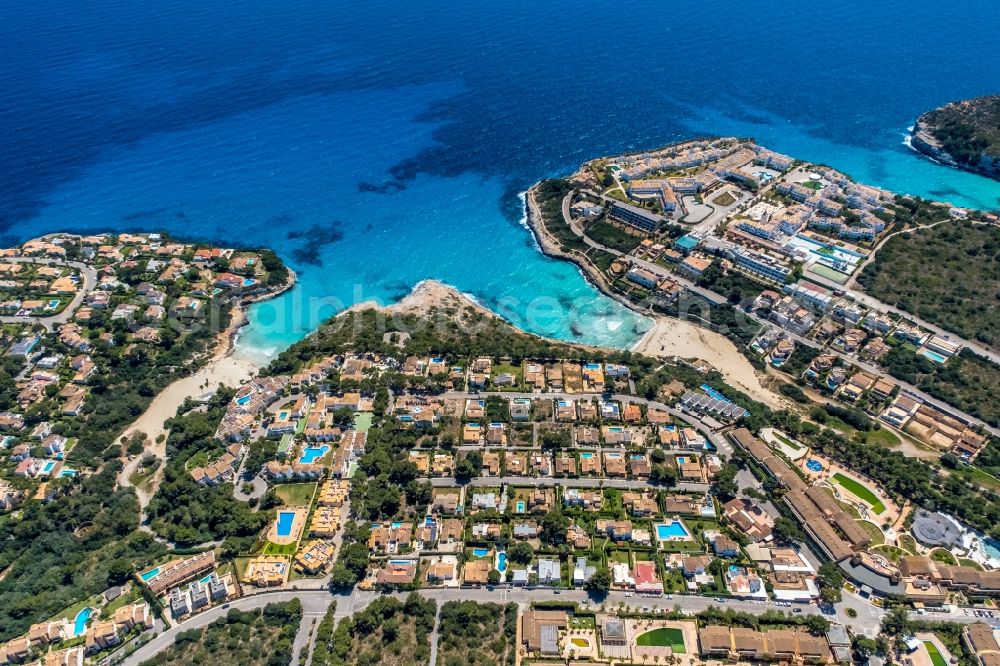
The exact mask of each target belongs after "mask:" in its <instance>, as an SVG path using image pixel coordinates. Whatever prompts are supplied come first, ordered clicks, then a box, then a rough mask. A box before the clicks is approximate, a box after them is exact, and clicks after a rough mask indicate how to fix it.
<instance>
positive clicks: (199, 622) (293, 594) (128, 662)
mask: <svg viewBox="0 0 1000 666" xmlns="http://www.w3.org/2000/svg"><path fill="white" fill-rule="evenodd" d="M407 594H408V593H405V592H396V593H393V594H391V595H390V596H394V597H396V598H397V599H403V598H405V597H406V595H407ZM419 594H420V595H421V596H423V597H425V598H427V599H433V600H435V601H436V602H437V603H438V605H439V607H440V605H441V604H443V603H445V602H447V601H476V602H480V603H485V602H494V603H498V604H506V603H511V602H513V603H517V604H520V605H522V606H527V605H529V604H530V603H532V602H537V601H566V602H577V603H580V604H582V605H584V607H588V608H590V609H591V610H600V609H601V608H602V607H603V608H605V609H606V610H609V611H610V610H613V609H615V608H620V607H624V606H628V607H631V608H633V609H635V610H637V611H641V610H642V609H644V608H645V609H649V610H650V611H654V612H655V611H658V610H661V609H668V610H669V609H674V608H679V609H680V610H681V611H683V612H686V613H689V614H694V613H698V612H700V611H703V610H705V609H707V608H708V607H709V606H717V607H722V608H730V609H733V610H738V611H745V612H750V613H754V614H760V613H763V612H764V611H767V610H778V611H784V612H792V610H793V609H794V608H799V609H801V612H802V613H805V614H809V615H817V614H820V609H819V608H818V607H817V606H815V605H813V604H809V605H803V604H793V605H792V607H791V608H789V607H784V606H779V605H778V604H777V603H775V602H773V601H768V602H763V601H741V600H737V599H725V600H723V601H719V600H716V599H714V598H711V597H700V596H688V595H674V596H673V598H668V597H667V596H662V597H644V596H640V595H632V594H631V593H625V592H612V593H610V594H609V595H608V596H607V598H606V599H605V600H604V602H603V603H596V602H594V601H592V600H591V599H590V598H589V597H588V595H587V593H586V592H584V591H583V590H560V591H556V590H552V589H546V588H536V589H522V588H514V589H510V588H501V587H497V588H494V589H492V590H490V589H488V588H485V587H484V588H436V589H422V590H419ZM380 596H383V595H382V594H381V593H379V592H361V591H357V590H356V591H355V592H354V593H353V594H351V595H337V596H334V595H331V594H330V593H329V592H328V591H326V590H325V589H324V590H283V591H278V592H262V593H259V594H254V595H250V596H246V597H242V598H240V599H236V600H235V601H233V602H232V603H230V604H227V606H228V607H231V608H238V609H240V610H251V609H254V608H261V607H262V606H264V605H266V604H269V603H272V602H281V601H290V600H291V599H293V598H298V599H299V600H300V601H301V602H302V609H303V619H302V623H301V624H300V625H299V633H298V635H297V636H296V639H295V643H294V647H293V658H292V663H298V654H299V653H300V651H301V650H302V649H304V648H305V647H306V645H307V640H308V638H309V636H310V635H311V633H312V620H313V619H314V618H321V617H322V616H323V615H324V614H325V613H326V610H327V608H328V607H329V605H330V603H331V602H332V601H336V602H337V610H336V613H335V616H336V617H337V618H338V620H339V619H340V618H343V617H346V616H348V615H353V614H354V613H357V612H359V611H361V610H364V609H365V608H367V606H368V604H370V603H371V602H372V601H373V600H374V599H377V598H378V597H380ZM844 598H845V601H844V603H842V604H840V605H839V606H838V608H837V612H836V615H835V616H827V617H828V619H830V620H831V621H836V622H840V623H842V624H845V625H847V626H849V627H851V629H852V630H853V631H854V632H856V633H862V634H865V635H867V636H874V635H875V634H877V632H878V628H879V623H880V622H881V611H879V610H878V609H876V608H875V607H873V606H871V605H870V604H868V603H866V602H864V601H863V600H861V599H857V598H854V597H852V596H850V595H847V594H845V595H844ZM847 608H854V609H855V610H856V611H858V617H857V618H855V619H851V618H849V617H848V616H847V614H846V613H845V611H846V609H847ZM227 612H228V608H224V607H222V606H216V607H214V608H211V609H209V610H207V611H205V612H204V613H201V614H199V615H195V616H193V617H192V618H190V619H188V620H185V621H184V622H181V623H180V624H177V625H175V626H173V627H171V628H169V629H167V630H166V631H164V632H162V633H161V634H160V635H158V636H157V637H156V638H154V639H153V640H151V641H150V642H149V643H147V644H146V645H144V646H142V647H141V648H139V649H138V650H137V651H136V652H135V653H133V654H132V655H130V656H129V657H128V658H127V659H125V660H124V661H123V662H121V663H123V664H125V666H138V665H139V664H140V663H142V662H143V661H145V660H147V659H150V658H151V657H153V656H154V655H156V654H157V653H159V652H161V651H162V650H165V649H166V648H168V647H170V645H172V644H173V641H174V638H175V637H176V636H177V634H178V633H180V632H182V631H186V630H188V629H197V628H201V627H204V626H206V625H208V624H210V623H211V622H212V621H213V620H215V619H217V618H219V617H221V616H223V615H225V613H227ZM962 617H965V620H964V621H966V622H971V621H973V620H975V619H976V618H969V617H967V616H961V617H956V619H955V621H959V622H961V621H963V620H962ZM317 621H318V620H317ZM432 645H434V643H433V642H432ZM432 655H433V651H432ZM431 663H432V664H433V661H432V662H431Z"/></svg>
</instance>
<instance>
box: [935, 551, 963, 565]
mask: <svg viewBox="0 0 1000 666" xmlns="http://www.w3.org/2000/svg"><path fill="white" fill-rule="evenodd" d="M931 559H932V560H934V561H935V562H942V563H944V564H947V565H950V566H953V567H954V566H958V560H957V559H955V556H954V555H952V554H951V552H950V551H947V550H945V549H944V548H935V549H934V550H932V551H931Z"/></svg>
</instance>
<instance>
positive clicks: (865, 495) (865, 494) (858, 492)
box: [831, 472, 885, 516]
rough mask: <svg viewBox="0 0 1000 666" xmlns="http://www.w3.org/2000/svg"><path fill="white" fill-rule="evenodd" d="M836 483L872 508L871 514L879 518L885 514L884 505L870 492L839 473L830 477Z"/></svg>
mask: <svg viewBox="0 0 1000 666" xmlns="http://www.w3.org/2000/svg"><path fill="white" fill-rule="evenodd" d="M831 478H832V479H833V480H834V481H835V482H836V483H838V484H839V485H841V486H843V487H844V488H846V489H847V491H848V492H850V493H851V494H852V495H854V496H855V497H857V498H858V499H860V500H861V501H863V502H866V503H867V504H868V505H869V506H871V508H872V513H874V514H875V515H876V516H880V515H882V514H883V513H885V504H882V502H881V501H879V498H878V497H877V496H876V495H875V493H873V492H872V491H871V490H869V489H868V488H866V487H865V486H863V485H862V484H860V483H858V482H857V481H855V480H854V479H852V478H850V477H849V476H844V475H843V474H841V473H840V472H837V473H836V474H834V475H833V476H832V477H831Z"/></svg>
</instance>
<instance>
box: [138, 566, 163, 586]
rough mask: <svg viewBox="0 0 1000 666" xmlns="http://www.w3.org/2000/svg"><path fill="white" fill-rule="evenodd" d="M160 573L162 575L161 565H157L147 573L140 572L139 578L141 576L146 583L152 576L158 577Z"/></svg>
mask: <svg viewBox="0 0 1000 666" xmlns="http://www.w3.org/2000/svg"><path fill="white" fill-rule="evenodd" d="M158 575H160V567H156V568H155V569H150V570H149V571H147V572H146V573H143V574H139V578H141V579H142V582H144V583H145V582H147V581H149V580H150V579H152V578H156V577H157V576H158Z"/></svg>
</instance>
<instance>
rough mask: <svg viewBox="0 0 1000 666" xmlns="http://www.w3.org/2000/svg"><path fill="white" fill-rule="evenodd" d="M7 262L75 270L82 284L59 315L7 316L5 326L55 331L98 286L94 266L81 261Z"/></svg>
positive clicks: (27, 259)
mask: <svg viewBox="0 0 1000 666" xmlns="http://www.w3.org/2000/svg"><path fill="white" fill-rule="evenodd" d="M5 261H8V262H14V263H20V264H47V265H50V266H64V267H68V268H74V269H76V270H77V271H79V272H80V281H81V282H82V284H81V285H80V288H79V289H77V290H76V294H74V296H73V299H72V300H71V301H70V302H69V304H68V305H67V306H66V307H65V308H63V311H62V312H60V313H59V314H55V315H52V316H50V317H18V316H16V315H5V316H2V317H0V323H3V324H32V323H33V324H41V325H42V326H44V327H45V329H46V330H47V331H53V330H55V329H56V328H58V327H59V326H62V325H63V324H65V323H66V322H68V321H69V320H70V319H72V318H73V315H74V314H75V313H76V309H77V308H78V307H80V303H82V302H83V299H84V298H86V297H87V294H89V293H90V292H91V291H93V290H94V288H95V287H96V286H97V271H96V270H94V267H93V266H89V265H87V264H84V263H81V262H79V261H60V260H59V259H42V258H39V257H8V258H7V259H5Z"/></svg>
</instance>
